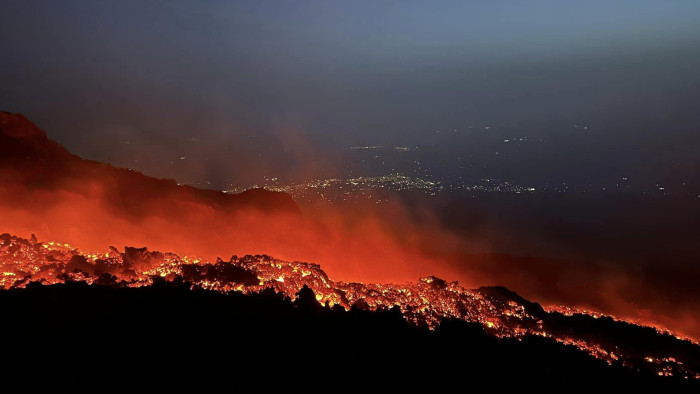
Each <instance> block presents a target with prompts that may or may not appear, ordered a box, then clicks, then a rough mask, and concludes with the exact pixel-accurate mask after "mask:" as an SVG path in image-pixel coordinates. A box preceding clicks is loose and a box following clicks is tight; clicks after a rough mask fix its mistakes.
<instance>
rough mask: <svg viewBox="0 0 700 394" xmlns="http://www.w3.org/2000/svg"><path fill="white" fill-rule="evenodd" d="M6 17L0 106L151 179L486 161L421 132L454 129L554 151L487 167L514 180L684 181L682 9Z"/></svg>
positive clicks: (558, 4) (545, 7)
mask: <svg viewBox="0 0 700 394" xmlns="http://www.w3.org/2000/svg"><path fill="white" fill-rule="evenodd" d="M2 8H3V12H2V13H1V14H0V48H2V57H1V60H0V107H1V108H2V110H5V111H11V112H19V113H23V114H25V115H27V116H28V117H29V118H30V119H32V120H33V121H35V122H36V123H37V124H38V125H39V126H40V127H42V128H44V129H45V130H47V132H48V133H49V136H50V137H51V138H53V139H55V140H56V141H58V142H60V143H62V144H64V145H65V146H66V147H67V148H68V149H69V150H71V151H73V152H76V153H77V154H80V155H81V156H83V157H86V158H90V159H95V160H101V161H108V162H112V163H114V164H117V165H120V166H128V167H134V168H136V169H140V170H142V171H144V172H146V173H147V174H152V175H155V176H167V177H170V178H176V179H178V180H179V181H182V182H186V183H192V184H204V182H205V181H211V182H209V183H208V185H209V186H210V187H213V188H230V187H236V186H249V185H251V184H253V183H259V182H260V181H261V179H262V177H273V176H275V177H277V176H279V177H280V178H285V179H287V178H289V177H292V176H294V177H296V180H298V179H300V178H305V177H306V178H310V177H314V176H324V175H328V174H322V172H323V171H322V170H319V168H318V167H319V166H314V165H307V164H308V162H309V160H308V158H309V157H314V158H315V160H317V161H319V162H322V161H328V162H329V163H330V164H329V166H328V167H332V168H335V169H338V168H341V167H342V165H340V164H338V163H335V162H333V160H332V158H333V157H335V155H334V154H333V153H332V152H333V149H342V148H344V147H347V146H355V145H388V146H399V145H400V146H403V145H408V146H420V147H430V146H433V148H434V149H433V151H431V152H434V151H437V152H440V150H441V149H442V148H443V147H444V148H446V149H448V148H451V149H454V147H455V146H459V147H469V149H471V151H470V152H472V153H473V152H480V151H484V150H486V149H488V150H489V152H490V151H491V150H494V151H496V150H497V149H494V148H493V147H491V146H489V145H487V144H486V142H484V140H483V138H482V139H479V138H476V139H474V138H472V137H471V136H469V135H467V136H465V135H464V134H462V135H461V137H459V138H457V139H452V140H449V139H446V138H445V137H442V139H440V137H439V136H437V134H438V132H439V131H441V130H442V131H443V132H445V131H452V130H468V127H469V126H472V127H474V128H475V129H478V130H483V128H484V127H485V126H488V127H489V128H490V131H491V132H492V133H495V134H494V135H496V137H494V138H495V139H496V140H502V139H505V138H513V137H523V136H528V137H530V138H532V137H533V136H534V137H536V138H543V139H547V140H548V141H554V142H556V144H554V145H552V146H553V147H552V148H551V152H549V153H548V154H547V155H545V156H546V158H545V160H544V161H545V163H544V164H542V163H541V162H540V163H539V164H537V163H536V165H535V166H534V167H531V165H533V163H535V162H536V161H537V160H533V158H532V157H531V156H532V155H535V154H536V153H531V154H523V155H520V156H517V157H516V158H515V159H513V161H511V162H509V163H506V164H503V165H502V167H505V168H506V170H503V171H500V170H499V171H500V172H498V171H497V172H498V174H496V175H500V176H503V177H509V179H513V178H515V179H514V180H515V181H521V182H530V183H537V182H539V183H542V182H561V181H563V180H564V181H565V180H566V179H567V177H573V178H576V179H580V183H581V184H584V183H586V184H587V183H592V182H594V181H595V178H596V177H597V176H599V174H601V173H611V174H613V175H611V177H613V178H619V177H622V176H630V173H632V176H633V177H634V176H640V175H639V174H645V176H647V177H648V178H649V179H645V180H644V182H645V185H646V184H650V185H651V184H654V183H658V182H659V181H664V180H665V178H664V177H665V176H667V175H668V174H670V173H673V174H674V176H673V177H672V178H673V180H672V181H673V182H688V183H691V181H692V179H693V178H697V177H698V176H700V170H699V169H700V163H699V162H698V159H697V156H700V155H698V152H699V151H700V138H698V127H699V126H700V111H699V110H698V109H699V108H698V100H697V97H698V96H699V95H700V73H698V70H699V69H700V51H699V50H698V49H697V48H698V46H699V45H700V24H699V23H697V21H698V20H700V4H699V3H698V2H697V1H674V2H659V1H647V0H625V1H616V2H614V3H611V2H609V1H602V0H601V1H599V0H592V1H586V2H573V1H530V2H521V1H488V2H472V1H442V2H439V3H434V2H430V3H428V2H418V1H405V2H393V1H354V2H346V1H343V2H336V1H304V2H296V1H294V2H293V1H239V2H236V1H207V2H197V1H118V2H95V1H61V2H52V1H33V0H21V1H4V2H3V6H2ZM579 125H580V126H584V125H585V127H588V130H590V133H591V134H592V137H590V138H588V139H587V140H580V138H579V137H577V135H576V134H575V132H576V130H575V129H574V127H578V126H579ZM577 138H578V139H577ZM194 145H197V146H196V147H194V148H193V146H194ZM574 145H575V146H574ZM465 149H466V148H465ZM567 149H568V150H567ZM562 152H565V153H562ZM180 157H186V158H187V161H185V160H182V161H178V159H179V158H180ZM204 158H206V160H204ZM423 159H425V158H423ZM571 161H575V162H577V163H578V164H576V165H573V164H570V162H571ZM302 162H304V163H307V164H300V163H302ZM567 163H569V164H567ZM174 165H177V167H176V168H175V167H173V166H174ZM241 166H246V169H247V170H246V171H240V170H236V168H240V167H241ZM513 166H515V167H517V168H518V171H513V170H507V168H512V167H513ZM320 167H323V166H320ZM543 168H550V169H551V168H561V171H560V172H559V173H556V172H555V173H545V172H546V171H545V172H543V171H542V169H543ZM389 170H391V169H387V172H388V171H389ZM398 170H401V169H398ZM450 171H452V170H447V171H446V172H447V173H449V172H450ZM454 171H459V170H454ZM336 172H342V168H341V169H340V170H337V171H336ZM679 174H680V175H679ZM331 175H332V174H331ZM341 175H342V174H341ZM432 175H433V177H439V176H443V175H446V174H436V173H434V172H433V173H432ZM447 175H454V173H452V174H447ZM487 175H488V174H487ZM521 175H522V176H521ZM538 176H539V177H544V178H546V179H538ZM519 177H520V178H522V179H519ZM605 182H608V183H609V182H612V180H607V179H606V180H604V181H601V184H603V183H605ZM669 182H670V181H669ZM598 186H600V185H598Z"/></svg>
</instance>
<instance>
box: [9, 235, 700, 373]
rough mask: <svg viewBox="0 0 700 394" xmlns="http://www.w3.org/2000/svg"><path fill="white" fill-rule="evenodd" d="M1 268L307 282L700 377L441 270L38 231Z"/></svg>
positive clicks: (422, 321)
mask: <svg viewBox="0 0 700 394" xmlns="http://www.w3.org/2000/svg"><path fill="white" fill-rule="evenodd" d="M0 272H1V273H2V274H1V275H2V276H0V286H2V287H3V288H5V289H12V288H22V287H26V285H27V284H29V283H32V282H39V283H42V284H57V283H65V282H67V281H84V282H87V283H88V284H102V285H110V286H128V287H138V286H147V285H151V284H153V283H154V282H155V281H158V280H161V281H162V280H165V281H176V280H184V281H185V282H187V283H190V284H191V286H193V287H199V288H204V289H209V290H215V291H220V292H232V291H237V292H242V293H246V294H250V293H255V292H259V291H262V290H264V289H266V288H273V289H275V291H277V292H279V293H282V294H284V295H285V296H287V297H289V298H291V299H294V298H295V297H296V295H295V294H296V293H297V292H298V291H299V289H300V288H302V287H303V286H304V285H306V286H308V287H309V288H311V289H312V290H313V292H314V294H315V295H316V299H317V300H318V301H319V303H320V304H322V305H326V306H327V307H333V306H336V305H339V306H341V307H343V308H345V309H349V308H351V307H353V306H354V307H358V308H361V309H369V310H377V309H382V308H386V309H389V308H392V307H394V306H398V307H399V308H400V309H401V312H402V314H403V316H404V317H405V318H406V319H407V320H408V321H409V322H411V323H413V324H415V325H417V326H423V327H428V328H431V329H433V328H435V327H437V326H438V325H439V324H440V322H441V321H442V320H444V319H461V320H465V321H468V322H476V323H480V324H481V325H482V326H483V328H484V330H485V331H486V332H487V333H489V334H491V335H495V336H497V337H500V338H516V339H522V338H523V337H525V336H533V335H535V336H542V337H547V338H551V339H553V340H555V341H558V342H561V343H564V344H567V345H573V346H575V347H577V348H579V349H581V350H582V351H585V352H587V353H588V354H590V355H592V356H594V357H596V358H599V359H602V360H604V361H606V362H607V363H609V364H613V363H619V364H621V365H625V366H632V367H639V366H640V365H642V366H643V367H646V368H647V369H651V370H652V371H654V372H656V373H658V374H659V375H663V376H669V375H676V376H683V377H686V378H695V379H700V374H699V373H697V370H698V369H697V368H696V367H695V365H694V364H693V362H697V360H691V363H690V364H691V365H687V364H688V363H686V362H685V361H681V360H680V359H679V358H676V357H674V356H673V355H670V354H658V353H654V354H644V355H643V356H641V355H639V354H636V353H635V352H633V351H631V350H630V349H624V348H620V347H618V346H617V345H616V344H614V343H613V342H610V341H605V340H596V337H595V336H592V335H588V334H587V333H578V334H577V333H576V332H575V330H572V329H571V328H570V327H569V328H567V329H561V327H559V326H557V324H558V323H556V322H560V321H561V319H570V318H571V317H570V316H574V315H579V316H585V317H590V318H591V319H599V318H600V317H601V316H602V315H600V314H593V313H589V312H587V311H574V310H570V309H567V308H566V307H558V308H557V307H548V310H544V309H543V308H541V307H540V306H539V305H538V304H534V303H530V302H528V301H527V300H523V299H522V298H520V297H519V296H517V294H515V293H512V292H509V291H508V290H505V289H503V288H480V289H475V290H468V289H465V288H463V287H461V286H460V285H459V284H458V283H457V282H447V281H444V280H442V279H439V278H436V277H424V278H421V279H419V280H418V281H417V282H415V283H406V284H401V285H398V284H370V283H368V284H365V283H348V282H342V281H334V280H332V279H330V278H329V277H328V276H327V275H326V274H325V272H324V271H323V270H322V269H321V267H320V266H319V265H317V264H310V263H304V262H298V261H295V262H287V261H282V260H277V259H274V258H272V257H270V256H267V255H255V256H251V255H247V256H244V257H241V258H238V257H236V256H233V257H232V258H231V260H230V261H222V260H220V259H217V261H216V262H214V263H212V262H206V261H202V260H199V259H194V258H190V257H187V256H184V257H180V256H178V255H176V254H173V253H160V252H150V251H148V250H147V249H145V248H141V249H137V248H128V247H127V248H125V250H124V252H120V251H119V250H117V249H116V248H113V247H110V251H109V252H107V253H104V254H98V253H83V252H81V251H79V250H77V249H75V248H72V247H71V246H70V245H67V244H58V243H54V242H49V243H41V242H39V241H37V240H36V239H34V238H32V239H31V240H26V239H22V238H18V237H14V236H11V235H8V234H3V235H1V236H0ZM603 317H604V316H603ZM557 319H559V320H557ZM601 320H604V319H601ZM610 320H611V319H610ZM552 322H555V323H552ZM611 322H612V320H611ZM655 335H658V336H661V337H663V338H662V339H663V340H665V341H676V342H679V343H680V345H682V346H691V347H695V346H696V344H693V343H690V342H689V341H686V340H683V339H682V338H679V337H673V336H671V335H669V334H668V333H665V332H659V331H657V332H655ZM667 337H668V338H667ZM680 345H679V346H680ZM695 350H697V349H695Z"/></svg>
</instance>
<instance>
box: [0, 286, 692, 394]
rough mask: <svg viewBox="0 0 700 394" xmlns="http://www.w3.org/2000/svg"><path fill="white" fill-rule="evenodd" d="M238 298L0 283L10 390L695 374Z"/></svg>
mask: <svg viewBox="0 0 700 394" xmlns="http://www.w3.org/2000/svg"><path fill="white" fill-rule="evenodd" d="M298 294H299V297H298V298H297V300H296V301H294V302H291V301H290V300H289V299H284V298H283V296H282V295H279V294H275V292H274V291H272V290H271V289H270V290H268V291H265V292H263V293H260V294H252V295H249V296H246V295H242V294H240V293H231V294H229V295H225V294H221V293H218V292H213V291H204V290H199V291H194V292H193V291H191V290H190V289H189V286H187V285H182V284H176V283H173V284H168V283H166V282H160V283H157V284H155V285H154V286H148V287H142V288H109V287H102V286H88V285H87V284H84V283H67V284H64V285H52V286H41V285H31V286H29V287H27V288H26V289H17V290H10V291H1V292H0V309H1V310H2V311H3V319H4V323H3V325H2V326H0V332H1V333H2V336H3V338H11V340H8V341H6V342H5V344H4V345H3V350H4V351H5V355H6V356H5V357H6V361H7V362H6V363H5V367H4V368H3V369H2V370H1V371H0V374H2V381H3V386H4V387H5V388H6V389H9V390H10V391H11V392H17V391H33V392H37V391H48V390H52V391H55V390H57V389H59V390H71V391H80V392H83V391H85V392H87V391H90V392H104V391H108V392H161V391H163V392H165V391H168V392H170V391H175V392H206V391H211V390H216V391H217V392H218V391H222V390H226V391H227V392H293V393H294V392H324V393H327V392H380V391H383V392H401V391H403V392H418V391H423V392H440V391H443V390H445V391H446V390H450V392H452V391H453V390H455V389H457V390H458V391H460V392H472V391H475V390H477V391H479V392H493V393H512V392H590V391H591V390H596V391H603V392H612V391H613V390H614V391H618V392H650V390H652V391H651V392H653V391H658V392H674V393H677V392H697V390H698V389H699V387H698V382H697V381H695V380H683V379H676V378H662V377H658V376H654V375H652V374H650V373H647V372H636V371H633V370H631V369H627V368H622V367H616V366H608V365H607V364H605V363H604V362H602V361H600V360H596V359H594V358H592V357H590V356H587V355H585V354H583V353H581V352H579V351H577V350H575V349H573V348H571V347H567V346H564V345H561V344H557V343H554V342H552V341H550V340H548V339H546V338H539V337H527V338H523V339H522V340H521V341H516V340H512V339H511V340H499V339H496V338H494V337H492V336H489V335H487V334H486V333H485V332H484V331H483V330H482V329H481V327H480V326H479V325H477V324H470V323H466V322H459V321H450V322H445V323H443V324H442V325H441V326H440V327H439V328H438V329H437V330H435V331H434V332H430V331H428V330H425V329H417V328H415V327H411V326H409V325H408V324H407V323H406V321H405V320H404V319H402V317H401V315H400V312H398V310H397V309H393V310H391V311H379V312H369V311H364V310H360V309H358V308H353V309H351V310H350V311H349V312H345V311H344V310H343V309H342V308H333V309H329V308H324V307H321V306H320V305H319V304H318V303H316V301H315V296H314V294H313V292H312V291H311V290H309V289H302V290H301V291H300V292H299V293H298Z"/></svg>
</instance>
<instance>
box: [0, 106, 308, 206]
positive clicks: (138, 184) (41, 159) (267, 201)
mask: <svg viewBox="0 0 700 394" xmlns="http://www.w3.org/2000/svg"><path fill="white" fill-rule="evenodd" d="M0 180H2V181H3V182H10V181H14V182H17V183H21V184H23V185H25V186H26V187H28V188H34V189H36V188H43V189H48V190H51V189H53V188H55V187H57V186H61V187H62V188H65V189H67V190H69V191H71V192H74V193H78V194H86V193H89V191H90V189H91V188H95V187H97V186H99V187H100V188H101V191H102V194H103V195H104V196H106V197H107V198H108V199H109V203H110V204H111V206H112V207H113V208H114V209H116V210H117V211H119V212H120V213H124V214H128V215H139V214H142V213H143V212H142V210H143V209H144V207H148V205H147V204H144V203H143V202H144V200H153V199H158V200H159V201H163V197H167V198H168V199H171V200H179V201H190V202H196V203H199V204H205V205H209V206H211V207H212V208H214V209H222V210H223V211H232V210H247V209H258V210H264V211H268V212H269V211H284V212H296V213H298V212H299V207H298V206H297V205H296V203H295V202H294V200H292V198H291V197H290V196H289V195H287V194H285V193H279V192H271V191H266V190H262V189H255V190H250V191H247V192H244V193H241V194H235V195H228V194H225V193H221V192H219V191H214V190H202V189H197V188H194V187H191V186H178V185H177V184H176V183H175V181H174V180H166V179H156V178H152V177H148V176H145V175H143V174H141V173H140V172H136V171H131V170H128V169H123V168H115V167H112V166H111V165H109V164H104V163H100V162H96V161H91V160H84V159H81V158H80V157H78V156H76V155H73V154H71V153H69V152H68V151H67V150H66V149H65V148H63V147H62V146H61V145H59V144H57V143H56V142H54V141H51V140H49V139H48V138H47V136H46V133H44V132H43V131H42V130H41V129H39V128H38V127H37V126H36V125H34V124H33V123H32V122H30V121H29V120H28V119H27V118H25V117H24V116H23V115H18V114H10V113H7V112H0ZM76 180H80V182H76ZM163 210H167V207H163Z"/></svg>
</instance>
